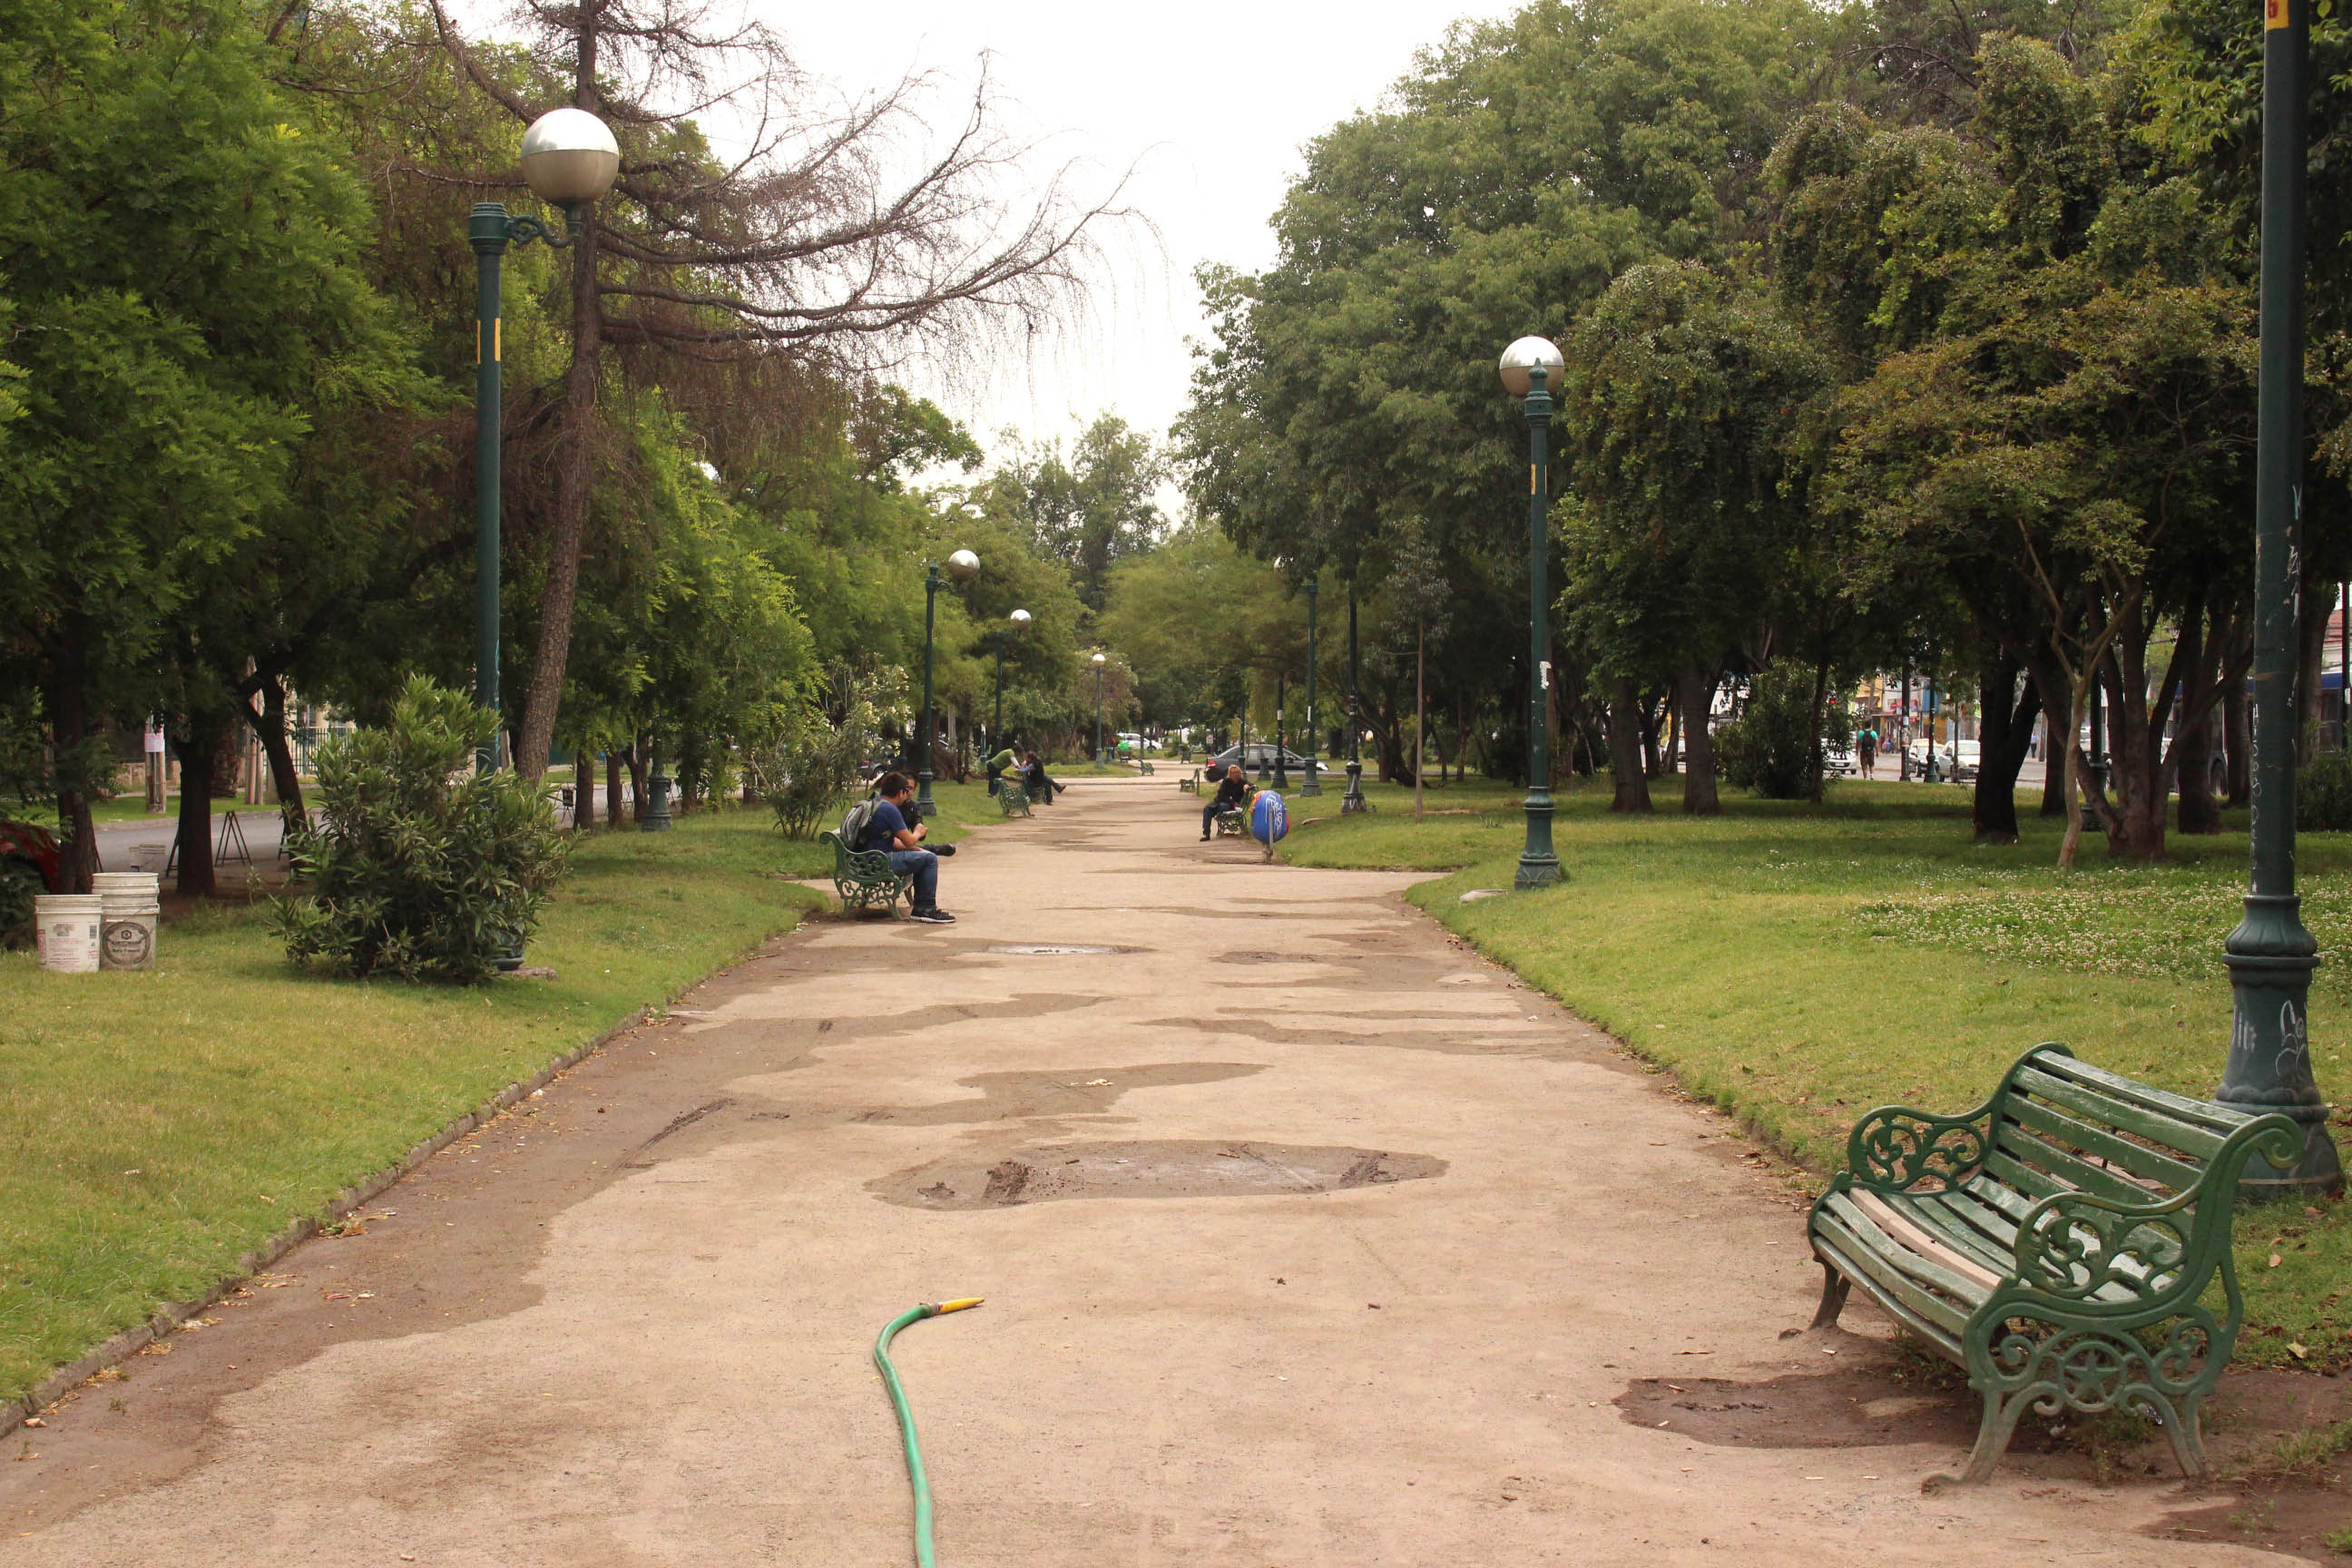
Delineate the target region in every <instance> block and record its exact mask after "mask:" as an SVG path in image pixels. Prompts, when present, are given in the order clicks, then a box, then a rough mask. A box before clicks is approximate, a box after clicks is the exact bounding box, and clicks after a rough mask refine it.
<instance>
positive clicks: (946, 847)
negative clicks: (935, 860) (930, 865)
mask: <svg viewBox="0 0 2352 1568" xmlns="http://www.w3.org/2000/svg"><path fill="white" fill-rule="evenodd" d="M923 847H924V848H926V849H928V850H929V851H930V852H931V853H932V854H934V855H937V856H938V857H940V858H941V859H943V860H944V859H945V858H948V857H949V856H950V855H952V854H954V853H955V846H954V845H952V844H926V845H924V846H923Z"/></svg>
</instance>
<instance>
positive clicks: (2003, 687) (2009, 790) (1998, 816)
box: [1971, 652, 2042, 844]
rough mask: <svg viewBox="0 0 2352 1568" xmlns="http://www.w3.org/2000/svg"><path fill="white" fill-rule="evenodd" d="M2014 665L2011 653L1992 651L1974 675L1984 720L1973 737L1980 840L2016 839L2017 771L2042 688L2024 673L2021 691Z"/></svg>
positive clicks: (2030, 735) (2038, 708) (2039, 706)
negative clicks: (1982, 666) (1974, 742)
mask: <svg viewBox="0 0 2352 1568" xmlns="http://www.w3.org/2000/svg"><path fill="white" fill-rule="evenodd" d="M2018 668H2019V667H2018V661H2017V660H2016V659H2015V658H2012V657H2011V656H2010V655H2009V654H2007V653H2005V652H1995V653H1994V654H1993V655H1992V656H1991V657H1990V658H1988V659H1987V660H1986V662H1985V666H1984V668H1983V669H1982V670H1981V671H1979V675H1978V678H1977V706H1978V710H1979V711H1980V712H1981V713H1982V714H1983V715H1984V721H1983V723H1982V725H1981V727H1980V730H1979V734H1978V736H1977V758H1978V761H1977V788H1976V800H1975V805H1974V808H1973V810H1972V813H1971V815H1972V816H1974V817H1975V819H1976V837H1977V842H1978V843H1979V844H2014V843H2016V842H2017V772H2018V770H2019V769H2020V768H2021V767H2023V766H2024V765H2025V747H2026V742H2029V741H2031V740H2032V739H2033V721H2034V720H2035V719H2036V718H2038V717H2039V716H2040V715H2041V712H2042V689H2041V688H2040V687H2039V686H2038V685H2037V684H2035V682H2034V679H2033V677H2032V674H2031V673H2028V674H2027V675H2026V677H2025V685H2024V688H2023V689H2022V690H2021V689H2019V686H2018V681H2017V677H2018ZM2012 703H2014V706H2013V707H2012V706H2011V704H2012Z"/></svg>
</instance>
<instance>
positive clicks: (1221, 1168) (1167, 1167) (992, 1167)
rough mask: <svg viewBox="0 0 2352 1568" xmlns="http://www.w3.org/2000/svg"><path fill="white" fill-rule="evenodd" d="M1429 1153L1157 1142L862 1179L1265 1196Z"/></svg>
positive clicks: (1436, 1165)
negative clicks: (875, 1178)
mask: <svg viewBox="0 0 2352 1568" xmlns="http://www.w3.org/2000/svg"><path fill="white" fill-rule="evenodd" d="M1445 1169H1446V1166H1445V1162H1444V1161H1443V1160H1440V1159H1437V1158H1435V1157H1433V1156H1432V1155H1428V1154H1400V1153H1395V1152H1391V1151H1388V1150H1383V1149H1352V1148H1347V1147H1342V1146H1338V1145H1326V1144H1313V1145H1308V1144H1295V1143H1256V1142H1215V1141H1213V1140H1205V1139H1201V1140H1162V1141H1149V1142H1131V1143H1060V1144H1041V1145H1038V1146H1035V1147H1032V1148H1026V1149H1016V1150H1014V1151H1013V1152H1010V1153H998V1154H994V1155H991V1154H988V1153H983V1152H972V1153H965V1154H951V1155H950V1156H948V1157H947V1158H945V1159H941V1160H934V1161H932V1162H931V1163H929V1164H927V1165H918V1166H916V1167H915V1168H914V1169H913V1170H911V1171H901V1172H898V1173H896V1174H895V1175H889V1176H884V1177H881V1178H880V1179H878V1180H877V1181H873V1182H869V1183H867V1184H866V1190H867V1191H868V1192H870V1193H873V1194H875V1195H876V1196H877V1197H879V1198H882V1199H884V1200H885V1201H887V1202H889V1203H894V1204H898V1205H903V1206H905V1207H908V1208H920V1209H981V1208H1004V1207H1009V1206H1011V1205H1015V1204H1038V1203H1053V1202H1055V1201H1057V1200H1059V1199H1063V1198H1214V1197H1265V1196H1270V1195H1274V1194H1284V1193H1289V1194H1315V1193H1334V1192H1345V1191H1347V1190H1348V1189H1349V1188H1351V1187H1374V1186H1385V1185H1388V1184H1391V1183H1394V1182H1417V1181H1422V1180H1424V1179H1426V1178H1428V1177H1431V1176H1441V1175H1444V1173H1445Z"/></svg>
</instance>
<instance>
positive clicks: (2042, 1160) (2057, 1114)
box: [1984, 1046, 2254, 1206]
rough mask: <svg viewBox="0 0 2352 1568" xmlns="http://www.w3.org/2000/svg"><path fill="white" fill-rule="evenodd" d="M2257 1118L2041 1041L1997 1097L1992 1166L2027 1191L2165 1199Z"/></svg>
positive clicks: (1996, 1174)
mask: <svg viewBox="0 0 2352 1568" xmlns="http://www.w3.org/2000/svg"><path fill="white" fill-rule="evenodd" d="M2253 1120H2254V1118H2252V1117H2250V1116H2246V1115H2242V1114H2241V1113H2240V1112H2238V1111H2235V1110H2230V1109H2229V1108H2227V1107H2225V1106H2220V1105H2215V1104H2212V1103H2210V1102H2209V1101H2206V1100H2190V1099H2188V1098H2187V1097H2185V1096H2182V1095H2177V1094H2170V1093H2168V1092H2166V1091H2165V1090H2163V1089H2152V1088H2150V1087H2149V1086H2147V1084H2144V1083H2138V1082H2136V1081H2134V1080H2133V1079H2127V1078H2124V1077H2122V1076H2120V1075H2118V1074H2116V1073H2111V1072H2108V1071H2106V1070H2105V1069H2104V1068H2095V1067H2093V1066H2091V1065H2090V1064H2089V1063H2088V1062H2083V1061H2077V1060H2076V1059H2075V1058H2074V1057H2073V1056H2071V1055H2069V1054H2068V1053H2067V1052H2066V1051H2065V1049H2064V1047H2058V1046H2037V1047H2034V1048H2033V1049H2032V1050H2031V1051H2029V1052H2027V1053H2026V1054H2025V1056H2024V1057H2023V1058H2021V1059H2020V1060H2019V1061H2018V1063H2017V1065H2016V1066H2015V1067H2014V1068H2011V1069H2010V1074H2009V1078H2008V1079H2007V1081H2006V1082H2005V1083H2004V1084H2003V1085H2002V1088H2001V1092H2000V1095H1998V1096H1997V1097H1996V1098H1995V1100H1994V1101H1993V1105H1992V1126H1991V1132H1992V1140H1991V1147H1990V1149H1988V1150H1987V1151H1986V1154H1985V1166H1984V1168H1985V1171H1986V1173H1987V1174H1989V1175H1990V1176H1992V1177H1993V1178H1994V1179H1995V1180H1997V1181H1999V1182H2000V1183H2001V1184H2003V1185H2005V1186H2009V1187H2012V1188H2015V1189H2016V1190H2018V1191H2019V1192H2021V1193H2024V1194H2026V1195H2028V1196H2029V1197H2033V1198H2042V1197H2047V1196H2049V1195H2050V1194H2053V1193H2058V1192H2064V1191H2068V1190H2073V1191H2075V1192H2082V1193H2088V1194H2092V1195H2094V1196H2096V1197H2102V1198H2105V1199H2108V1200H2109V1201H2111V1202H2114V1203H2119V1204H2128V1205H2135V1206H2138V1205H2149V1204H2158V1203H2162V1202H2164V1201H2166V1200H2167V1199H2169V1198H2172V1197H2175V1196H2177V1195H2179V1194H2181V1193H2184V1192H2187V1191H2189V1189H2190V1188H2192V1187H2194V1186H2196V1185H2197V1184H2199V1182H2200V1180H2202V1179H2203V1177H2204V1174H2205V1169H2206V1167H2207V1165H2209V1164H2210V1163H2211V1162H2212V1161H2213V1159H2214V1157H2215V1156H2217V1155H2219V1154H2221V1152H2222V1149H2223V1146H2224V1145H2225V1144H2229V1143H2231V1142H2232V1139H2231V1134H2232V1133H2235V1132H2237V1131H2239V1130H2240V1129H2242V1128H2243V1127H2244V1126H2246V1125H2247V1123H2249V1122H2251V1121H2253ZM2235 1142H2237V1143H2238V1144H2241V1145H2242V1144H2243V1143H2244V1142H2245V1140H2244V1139H2242V1138H2241V1139H2238V1140H2235ZM2235 1174H2236V1173H2235V1172H2234V1171H2233V1172H2231V1186H2232V1187H2234V1185H2235Z"/></svg>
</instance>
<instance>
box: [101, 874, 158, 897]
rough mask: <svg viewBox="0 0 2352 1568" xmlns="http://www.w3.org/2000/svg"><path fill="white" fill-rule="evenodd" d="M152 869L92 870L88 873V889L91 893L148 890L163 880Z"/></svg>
mask: <svg viewBox="0 0 2352 1568" xmlns="http://www.w3.org/2000/svg"><path fill="white" fill-rule="evenodd" d="M162 881H163V877H162V875H161V874H160V873H158V872H154V871H94V872H92V873H91V874H90V879H89V890H90V891H91V892H93V893H129V892H142V891H149V890H152V889H154V888H156V887H157V886H158V885H160V884H161V883H162Z"/></svg>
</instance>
